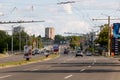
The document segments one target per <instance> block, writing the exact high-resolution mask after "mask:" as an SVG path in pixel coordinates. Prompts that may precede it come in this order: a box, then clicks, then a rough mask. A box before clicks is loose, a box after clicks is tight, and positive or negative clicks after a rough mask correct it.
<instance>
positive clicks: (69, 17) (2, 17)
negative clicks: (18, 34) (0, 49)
mask: <svg viewBox="0 0 120 80" xmlns="http://www.w3.org/2000/svg"><path fill="white" fill-rule="evenodd" d="M67 1H74V3H68V4H58V3H60V2H67ZM108 16H110V18H111V19H112V18H113V19H118V18H120V0H0V21H20V20H23V21H32V20H34V21H41V20H44V21H45V22H39V23H27V24H26V23H22V24H0V29H1V30H6V31H8V33H10V34H11V30H12V27H11V26H13V27H16V26H22V27H24V28H25V31H26V32H27V33H28V34H30V35H33V34H35V35H36V36H38V35H41V36H43V37H44V35H45V28H46V27H54V28H55V33H56V34H60V35H65V36H66V35H71V34H65V32H71V33H82V34H86V33H89V32H91V31H98V30H99V27H98V26H100V25H104V24H106V23H107V18H108ZM92 19H106V20H97V21H93V20H92ZM116 22H120V20H111V25H112V24H113V23H116Z"/></svg>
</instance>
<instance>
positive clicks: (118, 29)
mask: <svg viewBox="0 0 120 80" xmlns="http://www.w3.org/2000/svg"><path fill="white" fill-rule="evenodd" d="M113 37H114V38H120V23H114V24H113Z"/></svg>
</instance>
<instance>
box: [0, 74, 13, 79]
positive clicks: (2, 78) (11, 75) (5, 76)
mask: <svg viewBox="0 0 120 80" xmlns="http://www.w3.org/2000/svg"><path fill="white" fill-rule="evenodd" d="M10 76H12V75H5V76H1V77H0V79H3V78H7V77H10Z"/></svg>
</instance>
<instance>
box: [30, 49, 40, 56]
mask: <svg viewBox="0 0 120 80" xmlns="http://www.w3.org/2000/svg"><path fill="white" fill-rule="evenodd" d="M35 54H40V50H39V49H35V50H33V51H32V55H35Z"/></svg>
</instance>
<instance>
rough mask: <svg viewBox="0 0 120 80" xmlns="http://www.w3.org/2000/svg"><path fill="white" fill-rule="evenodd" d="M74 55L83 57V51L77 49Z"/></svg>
mask: <svg viewBox="0 0 120 80" xmlns="http://www.w3.org/2000/svg"><path fill="white" fill-rule="evenodd" d="M75 56H76V57H77V56H81V57H83V52H82V51H77V52H76V54H75Z"/></svg>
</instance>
